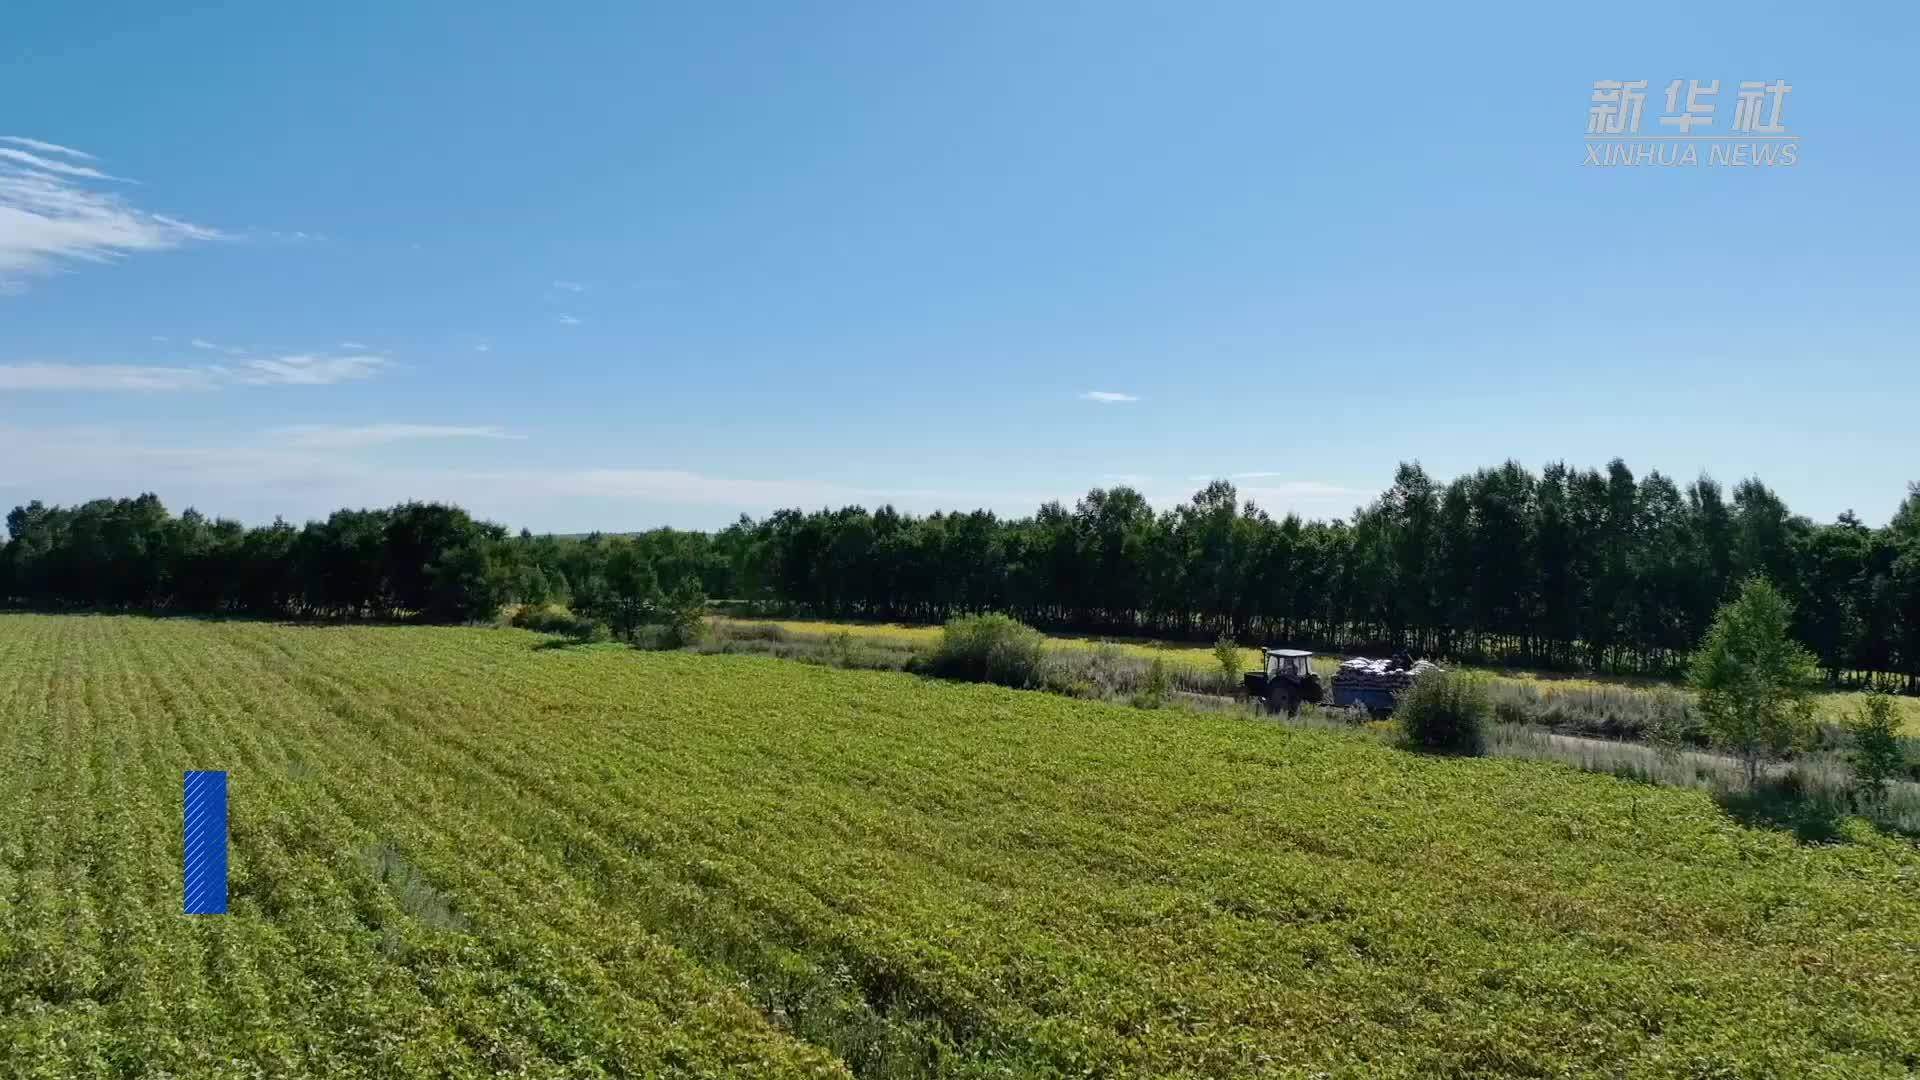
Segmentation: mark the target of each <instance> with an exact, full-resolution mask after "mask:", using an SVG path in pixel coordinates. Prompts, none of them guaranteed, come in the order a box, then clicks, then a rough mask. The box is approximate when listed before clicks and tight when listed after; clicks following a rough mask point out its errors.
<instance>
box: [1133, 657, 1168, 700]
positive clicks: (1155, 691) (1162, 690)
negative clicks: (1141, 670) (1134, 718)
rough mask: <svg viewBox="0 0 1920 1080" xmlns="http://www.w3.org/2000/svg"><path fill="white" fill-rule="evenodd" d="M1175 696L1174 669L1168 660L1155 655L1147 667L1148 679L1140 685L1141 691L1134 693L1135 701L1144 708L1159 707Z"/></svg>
mask: <svg viewBox="0 0 1920 1080" xmlns="http://www.w3.org/2000/svg"><path fill="white" fill-rule="evenodd" d="M1172 696H1173V670H1172V668H1171V667H1169V666H1168V664H1167V662H1166V660H1164V659H1162V658H1161V657H1158V656H1156V657H1154V658H1153V663H1152V664H1151V665H1150V666H1149V667H1148V668H1147V678H1146V681H1145V682H1143V683H1142V684H1141V685H1140V691H1139V692H1138V693H1136V694H1134V695H1133V703H1134V704H1135V705H1137V706H1139V707H1140V708H1142V709H1157V708H1159V707H1160V706H1162V705H1165V704H1166V703H1167V699H1168V698H1169V697H1172Z"/></svg>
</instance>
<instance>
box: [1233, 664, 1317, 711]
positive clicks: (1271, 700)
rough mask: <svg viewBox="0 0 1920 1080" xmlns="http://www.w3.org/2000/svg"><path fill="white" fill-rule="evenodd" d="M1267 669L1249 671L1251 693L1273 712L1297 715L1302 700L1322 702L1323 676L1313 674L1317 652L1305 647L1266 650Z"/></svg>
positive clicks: (1249, 690)
mask: <svg viewBox="0 0 1920 1080" xmlns="http://www.w3.org/2000/svg"><path fill="white" fill-rule="evenodd" d="M1262 651H1263V653H1264V655H1265V657H1266V661H1265V662H1266V669H1265V670H1264V671H1249V672H1247V674H1246V679H1245V682H1246V687H1247V696H1249V697H1251V698H1253V699H1254V700H1255V701H1262V702H1265V703H1266V706H1267V711H1268V712H1270V713H1285V714H1287V715H1288V716H1296V715H1298V714H1299V712H1300V703H1301V702H1303V701H1305V702H1308V703H1311V704H1319V702H1320V698H1321V689H1320V676H1318V675H1315V674H1314V673H1313V654H1312V653H1310V652H1308V651H1306V650H1305V649H1265V650H1262Z"/></svg>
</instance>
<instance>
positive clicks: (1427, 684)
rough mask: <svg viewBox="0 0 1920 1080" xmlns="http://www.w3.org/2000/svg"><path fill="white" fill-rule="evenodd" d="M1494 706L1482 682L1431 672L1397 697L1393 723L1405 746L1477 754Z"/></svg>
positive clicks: (1483, 739)
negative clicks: (1396, 725)
mask: <svg viewBox="0 0 1920 1080" xmlns="http://www.w3.org/2000/svg"><path fill="white" fill-rule="evenodd" d="M1492 712H1493V706H1492V703H1491V701H1490V700H1489V697H1488V694H1487V687H1486V683H1485V681H1484V680H1482V679H1479V678H1477V677H1475V676H1472V675H1468V674H1466V673H1464V672H1458V671H1430V672H1428V673H1427V674H1425V675H1422V676H1420V677H1419V678H1418V679H1415V680H1414V682H1413V686H1412V687H1411V688H1409V689H1408V690H1407V692H1406V693H1404V694H1401V695H1400V701H1399V704H1398V707H1397V708H1396V709H1395V710H1394V716H1395V719H1397V720H1398V721H1399V722H1400V732H1401V736H1402V738H1403V739H1404V740H1405V741H1406V743H1407V745H1409V746H1412V747H1414V748H1416V749H1420V750H1431V751H1437V752H1440V753H1448V754H1478V753H1479V752H1480V751H1481V748H1482V747H1483V746H1484V745H1485V740H1486V730H1487V721H1488V718H1489V717H1490V716H1491V715H1492Z"/></svg>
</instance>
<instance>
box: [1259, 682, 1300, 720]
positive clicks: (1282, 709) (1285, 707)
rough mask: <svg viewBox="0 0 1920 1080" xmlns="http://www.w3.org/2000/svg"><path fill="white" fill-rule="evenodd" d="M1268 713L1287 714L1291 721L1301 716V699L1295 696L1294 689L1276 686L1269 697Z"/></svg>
mask: <svg viewBox="0 0 1920 1080" xmlns="http://www.w3.org/2000/svg"><path fill="white" fill-rule="evenodd" d="M1267 712H1268V714H1269V715H1272V714H1276V713H1285V714H1287V717H1288V718H1289V719H1291V718H1293V717H1295V716H1298V715H1299V714H1300V699H1299V698H1297V697H1295V696H1294V695H1293V688H1292V687H1290V686H1276V687H1274V688H1273V692H1272V693H1271V694H1268V695H1267Z"/></svg>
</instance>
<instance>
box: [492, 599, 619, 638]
mask: <svg viewBox="0 0 1920 1080" xmlns="http://www.w3.org/2000/svg"><path fill="white" fill-rule="evenodd" d="M508 622H509V623H510V624H511V625H513V626H517V627H519V628H521V629H522V630H534V631H538V632H539V633H542V634H564V635H565V636H567V637H571V638H577V639H580V640H583V641H585V640H591V639H594V638H596V637H597V638H598V639H599V640H601V641H605V640H607V639H608V638H609V637H610V636H611V633H610V631H609V629H608V627H607V624H606V623H603V622H600V621H599V620H597V619H589V618H585V617H583V616H579V615H575V614H574V613H573V612H571V611H568V610H567V609H566V608H565V607H564V606H562V605H560V604H522V605H520V606H519V607H518V608H517V609H515V611H514V612H513V615H512V616H511V617H510V618H509V619H508Z"/></svg>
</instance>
